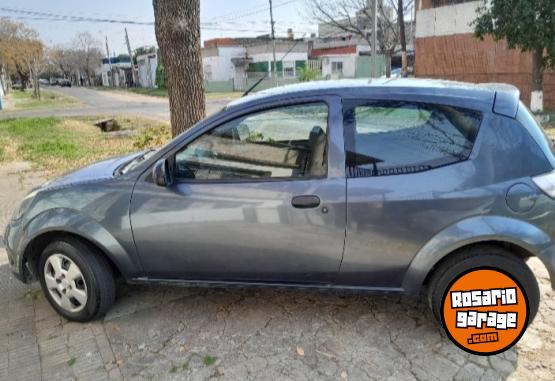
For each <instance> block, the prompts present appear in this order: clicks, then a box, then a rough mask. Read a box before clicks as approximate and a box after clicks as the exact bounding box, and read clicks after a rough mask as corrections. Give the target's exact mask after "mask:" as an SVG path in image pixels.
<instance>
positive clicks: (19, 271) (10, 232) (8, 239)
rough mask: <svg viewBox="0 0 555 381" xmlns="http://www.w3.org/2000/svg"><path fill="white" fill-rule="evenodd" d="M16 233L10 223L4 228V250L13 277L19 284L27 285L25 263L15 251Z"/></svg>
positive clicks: (27, 278)
mask: <svg viewBox="0 0 555 381" xmlns="http://www.w3.org/2000/svg"><path fill="white" fill-rule="evenodd" d="M16 231H17V229H14V226H12V223H11V222H10V223H9V224H8V226H6V230H5V232H4V247H5V248H6V253H7V254H8V263H9V264H10V270H11V271H12V273H13V275H14V276H15V277H16V278H17V279H18V280H20V281H21V282H24V283H28V282H29V276H28V271H26V268H25V267H24V266H25V263H24V261H23V260H22V258H21V254H18V253H17V251H16V250H15V247H16V246H15V241H16V234H15V233H16Z"/></svg>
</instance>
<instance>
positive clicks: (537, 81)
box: [530, 48, 545, 112]
mask: <svg viewBox="0 0 555 381" xmlns="http://www.w3.org/2000/svg"><path fill="white" fill-rule="evenodd" d="M544 70H545V62H544V59H543V48H541V49H536V50H535V51H534V52H533V53H532V94H531V97H530V110H531V111H532V112H542V111H543V72H544Z"/></svg>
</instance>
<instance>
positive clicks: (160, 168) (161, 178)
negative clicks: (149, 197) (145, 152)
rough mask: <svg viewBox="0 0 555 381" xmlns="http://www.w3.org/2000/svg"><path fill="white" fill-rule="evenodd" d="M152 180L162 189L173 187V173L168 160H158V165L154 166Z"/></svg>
mask: <svg viewBox="0 0 555 381" xmlns="http://www.w3.org/2000/svg"><path fill="white" fill-rule="evenodd" d="M152 178H153V179H154V182H155V183H156V185H160V186H161V187H167V186H168V185H171V183H172V181H171V173H170V170H169V165H168V161H167V160H166V159H161V160H158V161H157V162H156V164H154V167H153V168H152Z"/></svg>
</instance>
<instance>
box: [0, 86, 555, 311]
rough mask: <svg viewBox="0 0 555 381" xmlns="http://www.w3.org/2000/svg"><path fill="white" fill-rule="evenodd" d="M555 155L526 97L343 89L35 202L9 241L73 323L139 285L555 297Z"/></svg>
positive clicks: (288, 97)
mask: <svg viewBox="0 0 555 381" xmlns="http://www.w3.org/2000/svg"><path fill="white" fill-rule="evenodd" d="M554 168H555V157H554V156H553V154H552V147H551V142H550V141H549V140H548V139H547V138H546V136H545V135H544V133H543V131H542V129H541V128H540V126H539V125H538V124H537V123H536V121H535V120H534V118H533V116H532V115H531V114H530V112H529V111H528V110H527V109H526V107H525V106H524V105H523V104H522V103H520V102H519V93H518V90H517V89H516V88H514V87H511V86H507V85H470V84H464V83H454V82H443V81H432V80H409V79H396V80H384V81H374V82H372V83H368V81H329V82H322V83H319V82H316V83H309V84H300V85H292V86H286V87H282V88H276V89H272V90H267V91H262V92H259V93H256V94H254V95H250V96H247V97H244V98H241V99H238V100H236V101H234V102H232V103H231V104H229V105H228V106H227V107H226V108H225V109H224V110H222V111H221V112H219V113H217V114H215V115H213V116H211V117H209V118H207V119H205V120H203V121H201V122H200V123H198V124H197V125H196V126H195V127H194V128H192V129H190V130H188V131H187V132H185V133H183V134H181V135H180V136H178V137H177V138H175V139H174V140H173V141H171V142H170V143H168V144H167V145H166V146H164V147H163V148H161V149H159V150H157V151H148V152H143V153H139V154H134V155H130V156H126V157H120V158H115V159H111V160H107V161H103V162H100V163H97V164H93V165H91V166H88V167H86V168H83V169H79V170H77V171H75V172H73V173H69V174H67V175H65V176H63V177H61V178H59V179H56V180H54V181H51V182H48V183H46V184H44V185H43V186H41V187H40V188H38V189H36V190H34V191H33V192H31V193H30V194H29V195H28V196H27V197H26V198H25V199H24V200H23V202H22V204H21V206H20V207H19V209H18V210H17V211H16V212H15V214H14V216H13V219H12V220H11V222H10V223H9V225H8V227H7V230H6V232H5V234H4V240H5V243H6V248H7V252H8V256H9V262H10V265H11V268H12V269H13V272H14V273H15V275H16V276H17V277H18V278H19V279H20V280H22V281H24V282H29V281H32V280H34V279H39V280H40V283H41V285H42V288H43V291H44V293H45V295H46V297H47V298H48V300H49V302H50V303H51V304H52V306H53V307H54V308H55V309H56V310H57V311H58V312H59V313H60V314H61V315H63V316H65V317H66V318H68V319H70V320H77V321H86V320H90V319H93V318H96V317H99V316H101V315H103V314H104V313H105V312H106V311H107V310H108V309H109V308H110V306H111V305H112V304H113V302H114V299H115V281H114V279H115V278H117V277H121V278H123V279H124V280H125V281H127V282H129V283H152V282H158V283H160V282H163V283H172V284H197V285H198V284H209V285H220V286H221V285H265V286H291V287H318V288H329V289H335V288H337V289H356V290H365V291H369V292H395V293H406V294H418V293H419V292H420V291H421V290H426V289H427V290H428V296H429V301H430V307H431V308H432V311H433V312H434V314H435V316H436V317H439V310H440V304H441V295H443V293H444V291H445V290H446V288H447V287H448V284H449V282H450V281H451V280H452V279H453V278H454V277H456V276H457V275H459V274H461V273H463V272H465V271H467V270H468V269H472V268H477V267H480V266H484V265H487V266H490V267H494V268H498V269H500V270H503V271H505V272H508V273H510V274H512V275H513V276H514V277H515V278H516V279H517V280H518V282H519V283H520V284H522V285H523V288H524V289H525V291H526V293H527V295H528V298H529V300H530V315H531V316H532V317H533V316H534V314H535V313H536V312H537V309H538V304H539V289H538V285H537V282H536V279H535V277H534V275H533V273H532V272H531V271H530V269H529V268H528V266H527V265H526V264H525V260H526V259H527V258H529V257H532V256H537V257H538V258H539V259H540V260H541V261H542V262H543V264H544V265H545V266H546V268H547V270H548V271H549V274H550V276H551V281H552V284H555V246H554V240H555V214H554V211H555V200H554V199H553V198H554V197H555V172H554Z"/></svg>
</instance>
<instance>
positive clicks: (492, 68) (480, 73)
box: [415, 0, 555, 109]
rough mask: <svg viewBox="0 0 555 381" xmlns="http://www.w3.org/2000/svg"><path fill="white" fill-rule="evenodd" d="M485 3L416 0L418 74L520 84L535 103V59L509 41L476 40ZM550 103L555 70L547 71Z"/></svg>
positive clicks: (554, 96) (553, 105) (551, 103)
mask: <svg viewBox="0 0 555 381" xmlns="http://www.w3.org/2000/svg"><path fill="white" fill-rule="evenodd" d="M480 3H481V2H480V1H468V0H466V1H465V0H416V7H417V12H416V47H415V59H416V63H415V75H416V76H417V77H430V78H445V79H452V80H459V81H466V82H476V83H479V82H505V83H511V84H513V85H515V86H517V87H518V88H519V89H520V92H521V98H522V100H523V101H524V102H525V103H526V104H528V105H529V104H530V94H531V81H532V57H531V55H530V54H524V53H521V52H520V51H519V50H510V49H507V44H506V43H505V42H504V41H500V42H497V43H496V42H495V41H493V39H491V38H486V39H485V40H484V41H480V40H478V39H476V38H475V37H474V36H473V34H472V31H473V28H472V27H471V26H470V25H469V24H470V23H471V22H472V21H473V20H474V19H475V17H476V8H477V6H478V5H479V4H480ZM543 95H544V107H545V108H548V109H555V72H554V71H549V72H546V73H545V75H544V94H543Z"/></svg>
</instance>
